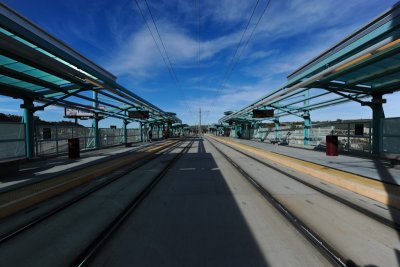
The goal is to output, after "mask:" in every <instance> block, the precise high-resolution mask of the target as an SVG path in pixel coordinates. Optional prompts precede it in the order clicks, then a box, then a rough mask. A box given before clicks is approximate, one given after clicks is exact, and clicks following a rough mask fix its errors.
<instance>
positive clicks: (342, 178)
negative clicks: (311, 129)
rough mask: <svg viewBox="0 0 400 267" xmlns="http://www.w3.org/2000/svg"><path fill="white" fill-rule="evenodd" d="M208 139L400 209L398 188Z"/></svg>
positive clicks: (222, 139) (247, 146)
mask: <svg viewBox="0 0 400 267" xmlns="http://www.w3.org/2000/svg"><path fill="white" fill-rule="evenodd" d="M209 137H211V138H213V139H216V140H218V141H220V142H222V143H225V144H227V145H230V146H232V147H235V148H238V149H240V150H242V151H245V152H250V153H252V154H254V155H256V156H259V157H260V158H263V159H267V160H271V161H273V162H276V163H278V164H280V165H282V166H285V167H289V168H291V169H294V170H296V171H299V172H302V173H305V174H308V175H311V176H313V177H315V178H318V179H321V180H324V181H326V182H329V183H331V184H334V185H337V186H340V187H342V188H345V189H347V190H350V191H352V192H354V193H357V194H360V195H363V196H365V197H368V198H371V199H374V200H376V201H379V202H381V203H383V204H386V205H389V206H392V207H395V208H398V209H400V187H399V186H396V185H390V184H386V183H383V182H380V181H377V180H371V179H368V178H365V177H363V176H358V175H355V174H352V173H348V172H345V171H340V170H336V169H331V168H329V167H326V166H322V165H319V164H316V163H311V162H307V161H304V160H300V159H294V158H291V157H288V156H284V155H280V154H277V153H273V152H270V151H266V150H263V149H260V148H256V147H252V146H249V145H245V144H241V143H238V142H234V141H231V140H228V139H226V138H221V137H214V136H210V135H209Z"/></svg>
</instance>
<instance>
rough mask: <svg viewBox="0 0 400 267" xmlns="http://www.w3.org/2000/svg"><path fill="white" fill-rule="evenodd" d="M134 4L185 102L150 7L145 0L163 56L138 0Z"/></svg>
mask: <svg viewBox="0 0 400 267" xmlns="http://www.w3.org/2000/svg"><path fill="white" fill-rule="evenodd" d="M135 3H136V6H137V8H138V10H139V12H140V15H141V16H142V18H143V21H144V22H145V24H146V27H147V29H148V31H149V32H150V35H151V37H152V39H153V41H154V44H155V45H156V48H157V50H158V52H159V54H160V56H161V58H162V59H163V62H164V65H165V67H166V69H167V71H168V73H169V74H170V75H171V77H172V80H173V81H174V83H175V86H176V87H177V88H178V91H179V92H180V93H181V95H182V97H183V98H184V101H185V98H186V97H185V94H184V92H183V90H182V89H181V84H180V82H179V79H178V77H177V75H176V73H175V71H174V69H173V66H172V63H171V60H170V58H169V56H168V53H167V50H166V47H165V45H164V42H163V41H162V38H161V35H160V33H159V31H158V27H157V24H156V21H155V19H154V17H153V14H152V12H151V10H150V7H149V5H148V3H147V0H145V3H146V7H147V10H148V11H149V14H150V16H151V19H152V22H153V24H154V28H155V29H156V32H157V35H158V37H159V40H160V43H161V45H162V46H163V49H164V53H165V55H164V54H163V52H162V50H161V48H160V45H159V43H158V42H157V40H156V38H155V36H154V33H153V31H152V30H151V27H150V25H149V23H148V21H147V19H146V16H145V15H144V13H143V11H142V8H141V7H140V4H139V2H138V0H135ZM167 61H168V63H167ZM185 105H186V106H187V103H186V101H185ZM188 110H189V112H190V113H192V111H191V110H190V109H188ZM192 116H193V114H192Z"/></svg>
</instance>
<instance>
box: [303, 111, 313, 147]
mask: <svg viewBox="0 0 400 267" xmlns="http://www.w3.org/2000/svg"><path fill="white" fill-rule="evenodd" d="M303 118H304V144H305V145H308V144H309V143H310V127H311V119H310V113H309V112H308V111H306V112H305V113H304V114H303Z"/></svg>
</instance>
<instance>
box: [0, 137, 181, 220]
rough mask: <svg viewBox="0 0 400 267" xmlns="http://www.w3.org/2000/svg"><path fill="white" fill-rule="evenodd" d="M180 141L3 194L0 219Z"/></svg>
mask: <svg viewBox="0 0 400 267" xmlns="http://www.w3.org/2000/svg"><path fill="white" fill-rule="evenodd" d="M177 142H178V141H169V142H166V143H163V144H161V145H156V146H154V147H149V148H146V149H144V150H142V151H138V152H136V153H134V154H132V155H129V156H126V157H123V158H121V157H119V158H115V159H111V160H109V161H106V162H102V163H100V164H95V165H92V166H89V167H87V168H84V169H80V170H76V171H72V172H69V173H66V174H63V175H60V176H56V177H54V178H49V179H47V180H44V181H40V182H38V183H35V184H31V185H27V186H26V187H23V188H19V189H16V190H13V191H10V192H6V193H3V194H1V195H0V219H1V218H4V217H6V216H9V215H11V214H14V213H16V212H18V211H20V210H23V209H26V208H28V207H30V206H32V205H34V204H37V203H39V202H41V201H44V200H46V199H48V198H50V197H53V196H55V195H58V194H60V193H63V192H66V191H68V190H71V189H73V188H75V187H77V186H80V185H82V184H84V183H87V182H89V181H91V180H92V179H94V178H97V177H100V176H103V175H106V174H108V173H110V172H112V171H114V170H117V169H119V168H121V167H123V166H126V165H129V164H132V163H134V162H136V161H138V160H140V159H143V158H144V157H145V156H147V155H149V154H154V153H157V152H159V151H161V150H163V149H165V148H167V147H169V146H171V145H174V144H176V143H177Z"/></svg>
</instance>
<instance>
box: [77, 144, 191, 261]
mask: <svg viewBox="0 0 400 267" xmlns="http://www.w3.org/2000/svg"><path fill="white" fill-rule="evenodd" d="M193 142H194V139H192V140H191V141H190V142H189V144H188V145H187V146H186V147H185V148H183V149H182V150H181V151H180V152H179V153H178V154H177V155H175V156H174V158H173V159H172V160H170V161H169V162H168V164H167V165H166V166H165V167H164V168H163V169H162V170H161V171H160V172H159V173H158V174H157V176H156V177H155V178H154V179H153V180H152V181H151V182H150V183H149V184H148V185H147V186H146V187H145V188H144V189H143V190H142V191H141V192H140V193H139V195H138V196H136V197H135V199H134V200H133V201H131V203H130V204H129V205H128V206H127V207H126V208H125V209H124V210H123V211H122V212H121V213H120V214H119V215H118V216H117V217H116V218H115V219H114V220H113V221H112V222H111V223H110V224H109V225H108V227H106V228H105V229H104V230H103V231H102V233H100V234H99V236H98V237H97V239H95V240H94V241H93V242H92V243H91V244H90V245H89V246H88V247H87V248H86V250H85V251H83V252H82V253H81V254H80V255H78V257H77V258H76V259H75V260H74V261H73V263H72V265H71V266H78V267H81V266H86V265H87V264H89V263H90V261H91V260H92V259H93V257H94V256H95V255H96V254H97V253H98V252H99V251H100V249H101V248H102V247H103V245H104V244H105V243H106V242H107V241H108V239H109V238H110V237H111V236H112V235H113V234H114V233H115V232H116V231H117V230H118V229H119V228H120V226H121V225H122V224H123V223H124V222H125V220H126V219H127V218H128V217H129V216H130V215H131V214H132V212H133V211H134V210H135V209H136V208H137V207H138V206H139V205H140V204H141V202H142V201H143V200H144V199H145V198H146V197H147V196H148V195H149V193H150V192H151V191H152V190H153V189H154V187H155V186H156V185H157V184H158V182H159V181H160V180H161V179H162V178H163V177H164V176H165V175H166V174H167V173H168V171H169V170H170V169H171V168H172V166H173V165H174V164H175V163H176V162H177V161H178V160H179V158H180V157H182V156H183V155H184V154H185V153H186V152H187V151H188V150H189V149H190V148H191V147H192V145H193Z"/></svg>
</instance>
